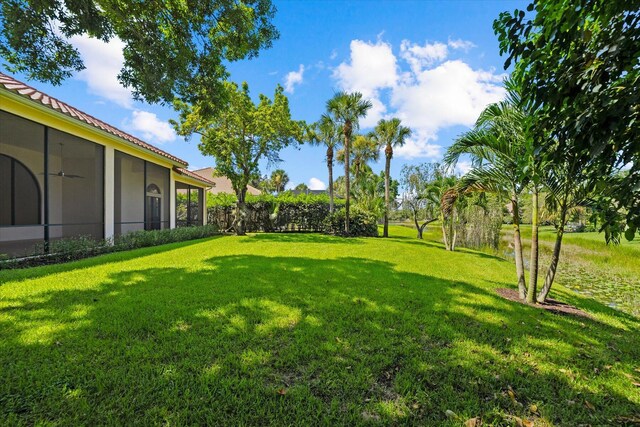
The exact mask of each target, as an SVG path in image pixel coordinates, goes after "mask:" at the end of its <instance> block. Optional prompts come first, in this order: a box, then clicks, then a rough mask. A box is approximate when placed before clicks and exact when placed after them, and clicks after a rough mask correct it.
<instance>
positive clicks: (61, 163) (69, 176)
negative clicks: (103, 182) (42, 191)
mask: <svg viewBox="0 0 640 427" xmlns="http://www.w3.org/2000/svg"><path fill="white" fill-rule="evenodd" d="M63 145H64V144H62V143H60V170H59V171H58V172H56V173H50V174H49V175H53V176H59V177H62V178H84V176H80V175H73V174H69V173H65V171H64V164H63V162H64V156H63V155H62V154H63V153H62V150H63Z"/></svg>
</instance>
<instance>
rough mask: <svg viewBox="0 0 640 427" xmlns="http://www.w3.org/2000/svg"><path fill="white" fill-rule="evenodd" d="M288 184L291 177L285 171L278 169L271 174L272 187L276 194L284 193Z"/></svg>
mask: <svg viewBox="0 0 640 427" xmlns="http://www.w3.org/2000/svg"><path fill="white" fill-rule="evenodd" d="M288 183H289V175H287V173H286V172H285V171H284V170H283V169H276V170H274V171H273V172H271V186H272V188H273V189H274V190H275V192H276V193H282V192H283V191H284V187H286V186H287V184H288Z"/></svg>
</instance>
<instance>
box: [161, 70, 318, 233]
mask: <svg viewBox="0 0 640 427" xmlns="http://www.w3.org/2000/svg"><path fill="white" fill-rule="evenodd" d="M224 86H225V90H226V92H227V95H228V96H227V101H226V103H225V105H224V108H223V109H222V110H221V111H220V112H219V113H218V114H216V115H213V116H211V115H208V114H206V112H205V111H203V110H202V109H200V108H199V107H198V106H192V105H187V104H184V103H176V108H178V109H179V111H180V123H176V122H174V125H175V127H176V129H177V130H178V132H179V133H180V134H181V135H185V136H189V135H192V134H193V133H198V134H200V135H202V138H201V141H200V144H199V145H198V147H199V148H200V151H201V152H202V153H203V154H205V155H210V156H213V158H214V159H215V161H216V173H218V174H220V175H223V176H226V177H227V178H229V180H230V181H231V184H232V186H233V190H234V192H235V193H236V197H237V198H238V217H237V218H236V232H237V233H238V234H242V233H244V229H243V220H244V215H245V213H244V212H243V205H244V203H245V196H246V193H247V185H248V184H249V182H250V181H251V180H252V179H256V178H258V177H259V164H260V161H261V160H263V159H266V160H267V161H268V162H269V163H270V164H274V163H278V162H279V161H280V158H279V157H278V155H279V152H280V150H282V149H283V148H285V147H288V146H289V145H291V144H296V143H301V142H302V141H303V139H304V131H305V127H306V125H305V123H304V122H298V121H294V120H292V119H291V113H290V111H289V100H288V99H287V97H286V96H285V95H284V93H283V89H282V87H281V86H280V85H278V86H277V87H276V90H275V93H274V96H273V100H271V99H269V98H268V97H267V96H265V95H262V94H261V95H260V97H259V102H258V103H257V104H254V102H253V101H252V99H251V97H250V95H249V85H248V84H247V83H246V82H245V83H243V84H242V87H239V86H238V85H237V84H235V83H230V82H225V84H224Z"/></svg>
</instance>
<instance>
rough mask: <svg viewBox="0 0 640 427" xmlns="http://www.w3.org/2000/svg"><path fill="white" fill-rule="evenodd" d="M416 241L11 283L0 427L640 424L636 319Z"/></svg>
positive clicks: (98, 268)
mask: <svg viewBox="0 0 640 427" xmlns="http://www.w3.org/2000/svg"><path fill="white" fill-rule="evenodd" d="M414 234H415V232H414V231H413V230H410V229H408V228H405V227H393V228H392V238H389V239H381V238H379V239H374V238H371V239H342V238H335V237H328V236H322V235H311V234H257V235H250V236H246V237H234V236H228V237H218V238H212V239H207V240H201V241H195V242H189V243H179V244H172V245H166V246H162V247H157V248H147V249H142V250H136V251H131V252H126V253H117V254H111V255H107V256H102V257H98V258H93V259H87V260H84V261H80V262H75V263H70V264H64V265H58V266H50V267H43V268H34V269H30V270H22V271H3V272H0V283H1V284H0V369H1V374H2V381H1V382H0V425H20V424H23V425H105V424H107V425H108V424H111V425H123V424H126V425H129V424H141V425H156V424H164V425H203V424H208V425H278V426H282V425H368V424H371V425H376V424H394V425H398V424H406V425H461V424H463V423H464V421H465V420H467V419H469V418H472V417H482V419H483V421H484V423H485V424H484V425H492V424H493V425H515V424H516V423H517V419H516V418H513V417H514V416H515V417H519V418H523V419H524V418H528V419H530V420H535V421H536V425H578V424H590V425H616V424H622V423H625V422H631V421H629V420H632V419H633V418H634V417H640V387H638V386H637V385H634V383H638V382H640V380H639V379H640V333H639V327H640V321H639V320H638V319H637V318H634V317H632V316H629V315H626V314H624V313H621V312H618V311H615V310H613V309H610V308H608V307H606V306H605V305H602V304H600V303H598V302H596V301H594V300H592V299H588V298H584V297H581V296H579V295H577V294H575V293H574V292H572V291H568V290H567V289H564V288H562V287H560V286H558V287H557V288H556V289H555V290H554V292H553V296H555V297H557V298H559V299H562V300H564V301H567V302H570V303H572V304H575V305H577V306H578V307H580V308H582V309H583V310H585V311H587V312H588V313H590V314H591V315H592V316H593V318H591V319H586V318H578V317H570V316H561V315H557V314H553V313H550V312H546V311H543V310H540V309H537V308H533V307H528V306H524V305H521V304H518V303H514V302H510V301H507V300H503V299H501V298H500V297H499V296H498V295H497V294H496V293H495V288H497V287H505V286H512V283H513V279H514V268H513V265H512V264H511V263H510V262H508V261H505V260H502V259H499V258H497V257H493V256H490V255H487V254H484V253H479V252H474V251H469V250H464V249H463V250H460V251H458V252H455V253H448V252H446V251H445V250H444V249H443V247H442V245H441V244H440V243H438V242H436V241H434V240H429V238H430V237H431V238H433V239H435V238H436V235H435V234H434V235H431V234H428V235H427V240H425V241H418V240H416V239H415V238H414ZM532 405H533V407H532ZM446 411H452V412H453V413H455V414H456V415H457V417H452V416H449V417H448V416H447V415H446Z"/></svg>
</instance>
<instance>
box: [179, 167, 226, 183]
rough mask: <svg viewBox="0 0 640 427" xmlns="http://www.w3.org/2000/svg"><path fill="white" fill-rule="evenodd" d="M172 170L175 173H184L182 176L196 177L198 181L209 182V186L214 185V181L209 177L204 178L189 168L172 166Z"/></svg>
mask: <svg viewBox="0 0 640 427" xmlns="http://www.w3.org/2000/svg"><path fill="white" fill-rule="evenodd" d="M173 170H174V171H176V172H177V173H179V174H180V175H184V176H188V177H189V178H193V179H196V180H198V181H201V182H204V183H205V184H209V185H211V186H214V185H216V183H215V182H213V181H211V180H210V179H207V178H205V177H204V176H202V175H198V174H197V173H195V172H191V171H189V170H186V169H184V168H175V167H174V168H173Z"/></svg>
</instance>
